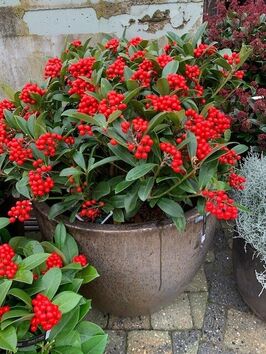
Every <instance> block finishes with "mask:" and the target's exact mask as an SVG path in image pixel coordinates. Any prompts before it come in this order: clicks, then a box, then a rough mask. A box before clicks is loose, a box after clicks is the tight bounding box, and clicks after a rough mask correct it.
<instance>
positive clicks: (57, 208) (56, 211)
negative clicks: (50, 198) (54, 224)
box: [48, 196, 80, 220]
mask: <svg viewBox="0 0 266 354" xmlns="http://www.w3.org/2000/svg"><path fill="white" fill-rule="evenodd" d="M79 200H80V199H79V198H78V197H77V196H73V198H72V199H69V200H67V201H64V202H60V203H56V204H53V205H52V206H51V208H50V210H49V214H48V218H49V219H50V220H51V219H54V218H55V217H56V216H58V215H60V214H63V213H64V212H65V211H67V210H69V209H71V208H73V207H74V206H75V205H76V204H77V203H78V202H79Z"/></svg>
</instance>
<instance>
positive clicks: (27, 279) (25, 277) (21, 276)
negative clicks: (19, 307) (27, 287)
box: [13, 269, 33, 284]
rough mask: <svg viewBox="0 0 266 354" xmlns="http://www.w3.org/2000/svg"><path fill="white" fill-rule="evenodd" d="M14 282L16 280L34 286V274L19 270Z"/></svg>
mask: <svg viewBox="0 0 266 354" xmlns="http://www.w3.org/2000/svg"><path fill="white" fill-rule="evenodd" d="M13 280H16V281H18V282H21V283H26V284H32V282H33V274H32V272H31V271H30V270H27V269H18V271H17V273H16V275H15V277H14V279H13Z"/></svg>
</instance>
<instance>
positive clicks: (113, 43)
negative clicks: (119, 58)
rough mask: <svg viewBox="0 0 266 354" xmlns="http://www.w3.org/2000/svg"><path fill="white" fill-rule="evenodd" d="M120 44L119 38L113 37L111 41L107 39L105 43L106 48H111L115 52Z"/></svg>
mask: <svg viewBox="0 0 266 354" xmlns="http://www.w3.org/2000/svg"><path fill="white" fill-rule="evenodd" d="M119 44H120V42H119V39H117V38H111V39H109V41H107V42H106V43H105V48H106V49H110V50H111V51H112V52H113V53H116V52H117V49H118V47H119Z"/></svg>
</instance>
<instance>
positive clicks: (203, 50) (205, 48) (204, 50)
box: [194, 43, 217, 58]
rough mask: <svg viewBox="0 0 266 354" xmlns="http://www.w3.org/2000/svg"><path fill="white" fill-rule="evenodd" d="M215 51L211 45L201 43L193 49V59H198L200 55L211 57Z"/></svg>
mask: <svg viewBox="0 0 266 354" xmlns="http://www.w3.org/2000/svg"><path fill="white" fill-rule="evenodd" d="M216 51H217V48H216V47H215V46H213V45H211V46H210V45H208V44H203V43H201V44H200V45H199V46H198V47H197V48H196V49H194V56H195V58H199V57H201V56H202V55H204V54H206V55H212V54H214V53H215V52H216Z"/></svg>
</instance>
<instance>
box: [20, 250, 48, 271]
mask: <svg viewBox="0 0 266 354" xmlns="http://www.w3.org/2000/svg"><path fill="white" fill-rule="evenodd" d="M49 256H50V254H49V253H37V254H32V255H31V256H29V257H27V258H25V259H23V261H22V262H21V263H20V267H21V269H23V270H24V269H27V270H31V269H34V268H36V267H38V266H39V265H40V264H42V263H44V262H45V261H46V259H47V258H48V257H49Z"/></svg>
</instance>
